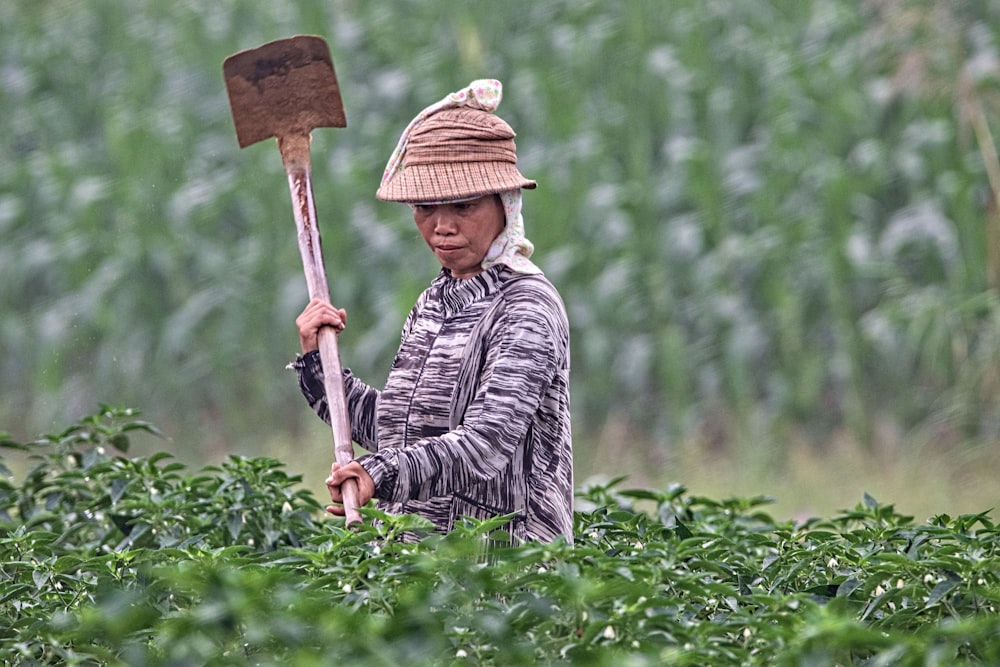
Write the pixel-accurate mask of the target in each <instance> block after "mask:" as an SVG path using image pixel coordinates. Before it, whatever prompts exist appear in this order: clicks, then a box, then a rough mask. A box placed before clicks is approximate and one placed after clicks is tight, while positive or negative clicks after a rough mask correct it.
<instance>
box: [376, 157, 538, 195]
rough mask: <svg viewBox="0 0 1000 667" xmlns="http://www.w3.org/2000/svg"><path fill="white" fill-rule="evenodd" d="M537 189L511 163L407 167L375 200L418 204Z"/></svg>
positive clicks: (442, 164) (468, 163) (386, 183)
mask: <svg viewBox="0 0 1000 667" xmlns="http://www.w3.org/2000/svg"><path fill="white" fill-rule="evenodd" d="M537 186H538V184H537V183H536V182H535V181H532V180H530V179H528V178H525V177H524V175H522V174H521V172H519V171H518V170H517V167H516V166H515V165H514V164H513V163H510V162H443V163H435V164H415V165H409V166H406V167H404V168H403V169H402V170H401V171H399V172H397V173H396V174H394V175H393V176H392V177H391V178H390V179H389V180H387V181H386V182H385V183H383V184H382V185H381V186H380V187H379V189H378V191H377V192H376V193H375V196H376V197H378V198H379V199H381V200H383V201H396V202H405V203H408V204H419V203H422V202H440V201H450V200H453V199H469V198H473V197H481V196H484V195H490V194H496V193H498V192H507V191H508V190H517V189H518V188H527V189H533V188H535V187H537Z"/></svg>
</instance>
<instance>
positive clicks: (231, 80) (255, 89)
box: [222, 35, 347, 148]
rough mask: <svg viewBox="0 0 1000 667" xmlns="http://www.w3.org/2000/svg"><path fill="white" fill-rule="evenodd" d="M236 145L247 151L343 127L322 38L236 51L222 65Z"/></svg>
mask: <svg viewBox="0 0 1000 667" xmlns="http://www.w3.org/2000/svg"><path fill="white" fill-rule="evenodd" d="M222 71H223V74H224V75H225V78H226V91H227V92H228V94H229V108H230V110H231V111H232V114H233V123H234V124H235V125H236V139H237V141H239V143H240V148H246V147H247V146H249V145H251V144H255V143H257V142H258V141H262V140H264V139H268V138H270V137H278V138H279V139H281V138H282V137H287V136H292V135H300V136H308V135H309V133H310V132H311V131H312V130H313V128H317V127H346V126H347V119H346V117H345V116H344V105H343V103H342V101H341V99H340V86H339V85H338V84H337V75H336V73H335V72H334V70H333V59H332V58H331V57H330V49H329V48H328V47H327V45H326V41H325V40H324V39H323V38H322V37H317V36H315V35H296V36H295V37H289V38H287V39H279V40H277V41H275V42H269V43H267V44H264V45H263V46H259V47H257V48H255V49H248V50H246V51H240V52H239V53H236V54H233V55H231V56H229V57H228V58H226V60H225V61H224V62H223V64H222Z"/></svg>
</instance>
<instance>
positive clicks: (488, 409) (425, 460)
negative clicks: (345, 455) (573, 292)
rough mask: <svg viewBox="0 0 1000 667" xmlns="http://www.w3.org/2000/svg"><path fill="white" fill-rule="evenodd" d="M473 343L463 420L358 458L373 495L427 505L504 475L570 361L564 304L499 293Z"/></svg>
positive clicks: (536, 293) (536, 294)
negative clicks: (550, 388)
mask: <svg viewBox="0 0 1000 667" xmlns="http://www.w3.org/2000/svg"><path fill="white" fill-rule="evenodd" d="M477 343H479V344H481V345H477V347H478V348H480V349H481V352H482V353H481V354H480V353H478V352H477V353H475V354H472V355H470V359H467V360H466V363H470V364H476V366H477V367H476V372H475V373H474V374H473V375H472V378H471V380H470V384H471V386H470V387H469V388H467V390H468V391H469V393H470V398H469V401H468V404H467V406H466V409H465V411H464V417H463V419H462V420H461V423H459V424H457V425H456V426H455V428H453V429H452V430H450V431H448V432H447V433H445V434H443V435H441V436H437V437H433V438H424V439H422V440H418V441H417V442H415V443H413V444H412V445H410V446H408V447H406V448H405V449H392V450H386V451H385V452H383V453H379V454H374V455H371V456H365V457H363V458H362V459H360V462H361V464H362V465H363V466H364V467H365V469H366V470H367V471H368V472H369V473H370V474H371V475H372V478H373V479H374V480H375V483H376V497H378V498H380V499H382V500H387V501H390V502H403V501H406V500H426V499H428V498H432V497H436V496H443V495H447V494H450V493H456V492H462V491H463V490H464V489H466V488H468V487H470V486H472V485H474V484H478V483H481V482H483V481H486V480H490V479H493V478H494V477H496V476H497V475H498V474H499V473H500V472H501V471H503V470H504V468H505V467H506V466H507V465H508V463H509V462H510V460H511V458H512V457H513V456H514V454H515V451H516V449H517V448H518V447H519V446H521V444H522V442H523V441H524V440H525V439H526V435H527V431H528V429H529V428H530V426H531V424H532V420H533V419H534V416H535V413H536V412H537V411H538V409H539V405H540V404H541V402H542V400H543V397H544V396H545V393H546V390H547V389H548V386H549V384H550V382H551V380H552V378H553V377H554V375H555V374H556V373H557V372H559V371H560V370H561V369H562V368H563V366H564V365H565V364H567V363H568V360H567V359H568V345H569V333H568V324H567V322H566V316H565V311H564V310H563V307H562V303H561V301H560V300H559V299H558V296H557V295H554V294H553V293H550V292H548V291H542V290H529V291H527V292H525V291H523V290H521V291H517V292H516V293H514V294H505V295H504V296H503V302H502V304H501V308H500V310H499V311H498V312H497V313H496V316H495V317H494V318H493V319H492V320H491V321H490V323H489V326H488V327H487V329H486V330H485V332H484V334H483V340H481V341H477ZM466 354H468V351H466Z"/></svg>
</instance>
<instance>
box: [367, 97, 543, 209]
mask: <svg viewBox="0 0 1000 667" xmlns="http://www.w3.org/2000/svg"><path fill="white" fill-rule="evenodd" d="M405 150H406V152H405V154H404V156H403V162H402V165H401V169H400V170H399V171H397V172H396V173H395V174H393V175H392V176H391V177H389V178H388V179H387V180H385V181H384V182H383V183H382V185H381V186H380V187H379V189H378V192H376V196H377V197H378V198H379V199H383V200H385V201H397V202H407V203H429V202H442V201H451V200H455V199H471V198H475V197H481V196H483V195H488V194H494V193H498V192H506V191H508V190H516V189H518V188H534V187H535V186H536V185H537V184H536V183H535V181H532V180H529V179H527V178H525V177H524V176H523V175H522V174H521V172H519V171H518V170H517V153H516V146H515V144H514V130H513V129H511V127H510V125H508V124H507V123H506V122H504V120H503V119H501V118H498V117H497V116H495V115H493V114H492V113H489V112H487V111H482V110H479V109H474V108H470V107H459V108H455V109H444V110H442V111H438V112H436V113H434V114H432V115H430V116H428V117H427V118H425V119H424V120H423V121H422V122H420V123H419V124H417V125H416V126H415V127H413V128H412V130H411V131H410V135H409V138H408V139H407V142H406V148H405Z"/></svg>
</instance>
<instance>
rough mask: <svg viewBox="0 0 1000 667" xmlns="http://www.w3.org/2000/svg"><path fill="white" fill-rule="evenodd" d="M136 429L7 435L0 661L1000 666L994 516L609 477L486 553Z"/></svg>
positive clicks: (122, 425) (98, 423) (100, 420)
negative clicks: (797, 520) (572, 510)
mask: <svg viewBox="0 0 1000 667" xmlns="http://www.w3.org/2000/svg"><path fill="white" fill-rule="evenodd" d="M137 430H143V431H155V429H154V428H153V427H152V426H151V425H149V424H148V423H145V422H143V421H140V420H138V419H137V418H136V415H135V413H134V412H133V411H128V410H114V409H110V408H107V409H105V410H104V411H103V412H102V413H101V414H98V415H95V416H93V417H90V418H88V419H85V420H83V421H81V422H80V423H79V424H76V425H74V426H72V427H71V428H69V429H67V430H66V431H64V432H62V433H59V434H57V435H52V436H46V437H43V438H40V439H38V440H37V441H35V442H32V443H28V444H20V443H15V442H13V441H11V440H10V439H8V438H3V440H2V445H3V446H4V447H6V448H18V449H26V450H28V451H29V452H30V454H31V456H32V459H33V460H34V462H35V465H34V467H33V468H31V470H30V471H29V472H28V473H27V474H26V475H24V478H23V480H20V481H18V482H15V481H14V480H13V479H12V478H11V476H10V475H9V471H7V470H6V469H4V470H3V471H2V472H4V479H3V480H2V481H0V563H2V564H0V660H2V661H3V662H4V663H19V664H38V665H45V664H52V665H54V664H110V665H133V664H146V665H182V664H199V665H201V664H207V665H230V664H232V665H235V664H247V663H252V664H257V665H290V664H295V665H322V664H330V660H331V659H333V658H334V657H343V658H344V659H345V660H346V659H348V658H349V660H350V664H352V665H398V664H409V665H430V664H501V665H510V664H535V663H541V664H546V663H560V662H566V663H573V664H585V665H646V664H649V665H652V664H672V665H706V664H716V665H718V664H747V665H754V664H769V665H771V664H779V665H814V664H834V663H836V664H841V665H861V664H865V665H869V664H871V665H875V664H878V665H925V664H928V665H930V664H986V665H989V664H998V663H1000V614H998V610H1000V561H998V556H1000V545H998V539H997V538H998V531H997V527H996V526H995V524H994V523H993V521H992V519H990V517H989V516H988V515H987V514H980V515H975V516H959V517H954V518H952V517H948V516H943V515H942V516H937V517H934V518H933V519H932V520H930V521H929V522H927V523H925V524H915V523H914V522H913V521H912V519H911V518H910V517H904V516H900V515H899V514H897V513H896V512H894V510H893V508H892V507H891V506H886V505H881V504H879V503H877V502H875V501H874V500H873V499H871V498H869V497H865V499H864V502H863V503H862V504H860V505H859V506H858V507H857V508H855V509H854V510H851V511H847V512H843V513H842V514H840V515H839V516H836V517H833V518H830V519H813V520H809V521H806V522H805V523H801V524H793V523H789V522H784V523H783V522H776V521H775V520H773V519H772V518H771V517H770V516H768V515H767V514H766V513H764V512H763V511H762V510H761V505H762V504H764V503H765V502H766V500H765V499H762V498H757V499H735V500H726V501H715V500H711V499H707V498H696V497H691V496H689V495H687V494H686V493H685V491H684V489H682V488H679V487H678V488H672V489H668V490H666V491H655V490H616V488H615V487H616V486H618V484H617V481H615V482H611V483H609V484H607V485H605V486H599V487H593V488H590V489H588V490H586V491H584V492H582V493H581V496H580V503H581V505H582V506H584V507H581V509H580V511H579V512H578V513H577V515H576V517H577V526H576V544H575V546H572V547H570V546H567V545H565V544H561V543H560V544H553V545H538V544H530V545H524V546H519V547H514V548H510V547H507V548H501V547H493V548H492V549H491V550H489V551H484V547H483V545H484V544H485V543H486V541H485V539H484V536H485V535H486V534H487V533H489V532H490V529H491V528H492V526H491V525H490V522H486V523H482V524H472V523H470V524H468V525H466V526H463V527H462V528H461V529H459V530H456V531H455V532H454V533H452V534H450V535H447V536H441V535H428V534H423V533H422V532H421V531H422V530H423V528H424V526H423V524H422V523H421V521H419V520H417V519H414V518H413V517H409V518H406V517H404V518H393V517H388V516H383V515H381V514H380V513H378V512H377V511H374V510H373V509H370V508H369V509H366V510H365V511H364V513H365V516H366V518H367V519H368V521H367V522H366V524H367V525H365V526H364V527H363V528H361V529H360V530H358V531H348V530H344V529H343V528H342V527H341V525H339V524H338V523H337V522H335V521H332V520H323V519H320V517H321V516H322V511H321V507H320V505H319V504H318V503H317V501H316V500H315V499H314V498H313V496H312V495H310V494H309V493H308V492H307V491H303V490H301V489H297V488H296V483H297V481H298V480H297V478H295V477H289V476H287V475H286V474H285V473H284V472H282V470H281V467H282V466H281V464H280V463H279V462H278V461H275V460H271V459H266V458H255V459H246V458H235V457H234V458H231V459H229V460H228V461H227V462H226V463H224V464H223V465H221V466H219V467H210V468H205V469H202V470H200V471H198V472H191V471H189V470H187V469H186V468H185V467H184V466H183V465H181V464H180V463H177V462H175V461H173V460H171V458H170V457H169V456H168V455H166V454H159V455H156V456H152V457H149V458H128V457H127V456H126V455H125V452H126V451H127V449H128V444H129V435H130V433H132V432H134V431H137ZM640 507H642V508H644V509H642V508H640ZM375 520H380V521H381V523H380V524H379V525H378V526H375V525H372V524H373V523H375ZM403 531H409V532H412V533H414V534H417V535H423V537H422V539H421V540H420V541H419V543H416V544H407V543H404V542H403V541H401V540H398V539H397V538H398V537H399V535H400V533H401V532H403Z"/></svg>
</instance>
